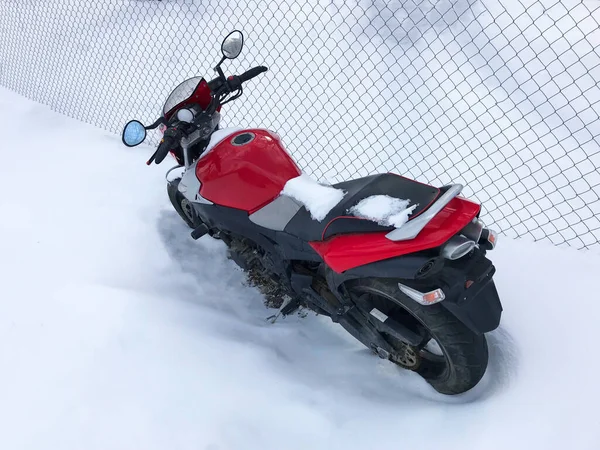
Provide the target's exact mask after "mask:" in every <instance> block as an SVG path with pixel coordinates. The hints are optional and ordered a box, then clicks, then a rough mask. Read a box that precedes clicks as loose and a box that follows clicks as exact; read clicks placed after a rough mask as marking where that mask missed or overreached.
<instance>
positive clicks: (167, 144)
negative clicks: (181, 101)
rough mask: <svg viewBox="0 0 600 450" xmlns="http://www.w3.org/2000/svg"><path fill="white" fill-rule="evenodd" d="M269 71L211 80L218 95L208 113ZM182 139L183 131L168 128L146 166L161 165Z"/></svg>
mask: <svg viewBox="0 0 600 450" xmlns="http://www.w3.org/2000/svg"><path fill="white" fill-rule="evenodd" d="M267 70H268V69H267V68H266V67H264V66H258V67H253V68H252V69H250V70H247V71H246V72H244V73H243V74H241V75H239V76H236V75H234V76H231V77H229V78H228V79H227V80H224V78H221V77H219V78H216V79H214V80H211V81H210V82H209V86H210V87H211V90H212V91H213V92H215V94H216V95H215V97H213V103H211V105H210V106H209V111H208V112H209V113H212V112H214V111H213V110H216V109H217V107H218V106H219V102H220V101H221V100H223V99H222V98H220V97H221V96H222V95H223V96H225V97H226V96H227V95H228V94H230V93H232V92H235V91H237V90H238V89H239V90H240V92H239V93H238V94H237V95H235V96H234V97H232V98H231V99H228V100H227V101H226V102H223V103H227V102H229V101H231V100H234V99H236V98H238V97H239V95H240V94H241V87H242V83H245V82H246V81H248V80H251V79H252V78H254V77H257V76H258V75H260V74H261V73H263V72H266V71H267ZM220 81H221V82H220ZM181 138H182V130H180V129H179V128H174V127H173V128H167V130H166V131H165V133H164V136H163V139H162V140H161V141H160V144H159V146H158V148H157V149H156V151H155V152H154V154H153V155H152V157H151V158H150V159H149V160H148V162H147V163H146V164H148V165H150V164H152V162H153V161H154V162H155V163H156V164H160V163H161V162H163V160H164V159H165V158H166V157H167V155H168V154H169V151H171V150H172V149H173V148H175V147H176V146H178V145H179V141H181Z"/></svg>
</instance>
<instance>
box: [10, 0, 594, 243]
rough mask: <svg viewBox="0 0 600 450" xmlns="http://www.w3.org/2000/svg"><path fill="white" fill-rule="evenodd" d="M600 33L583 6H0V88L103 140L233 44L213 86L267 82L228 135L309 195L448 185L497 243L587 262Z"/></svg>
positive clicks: (328, 2)
mask: <svg viewBox="0 0 600 450" xmlns="http://www.w3.org/2000/svg"><path fill="white" fill-rule="evenodd" d="M599 23H600V2H598V1H597V0H584V1H580V0H560V1H559V0H230V1H226V2H224V1H217V0H163V1H155V0H101V1H84V0H44V1H35V0H20V1H9V0H5V1H0V85H3V86H8V87H10V88H11V89H14V90H16V91H18V92H21V93H22V94H24V95H27V96H28V97H29V98H32V99H34V100H36V101H39V102H42V103H45V104H48V105H50V106H52V108H54V109H55V110H57V111H59V112H62V113H65V114H68V115H70V116H73V117H76V118H78V119H80V120H82V121H85V122H90V123H93V124H95V125H98V126H100V127H102V128H104V129H107V130H110V131H118V130H119V129H120V128H121V126H122V125H123V123H124V122H125V121H127V120H129V119H130V118H133V117H137V118H139V119H141V120H144V121H146V122H149V121H153V120H154V119H156V117H157V115H158V113H159V111H160V107H161V105H162V102H163V101H164V100H165V98H166V96H167V94H168V93H169V92H170V91H171V90H172V89H173V88H174V87H175V86H176V85H177V84H179V83H180V82H181V81H183V80H184V79H185V78H187V77H191V76H197V75H201V76H205V77H208V78H210V77H212V76H214V71H213V70H212V68H213V67H214V65H215V63H216V62H217V60H218V57H219V45H220V41H221V39H223V37H224V36H225V35H226V34H227V33H228V32H229V31H231V30H233V29H234V28H238V29H241V30H242V31H243V32H244V33H245V37H246V40H245V49H244V51H243V52H242V54H241V56H240V58H239V60H236V61H234V62H228V63H226V64H225V66H224V68H225V70H226V72H227V73H241V72H242V71H244V70H246V69H248V68H249V67H253V66H256V65H266V66H267V67H269V72H267V73H265V74H263V75H261V76H260V77H258V78H256V79H255V80H252V81H251V82H250V83H248V86H247V88H246V90H245V93H244V97H243V99H241V100H240V101H237V102H234V103H232V104H228V105H226V107H224V108H223V112H224V114H223V115H224V120H225V124H226V125H240V126H265V127H269V128H271V129H273V130H275V131H277V132H278V133H279V134H280V135H281V136H283V138H284V140H285V142H286V145H287V146H288V147H289V149H290V151H291V152H292V153H293V154H294V155H295V156H296V158H297V159H298V161H299V164H300V166H301V167H302V169H303V170H304V171H305V172H306V173H308V174H310V175H314V176H315V177H316V178H317V179H320V180H324V181H328V182H336V181H343V180H345V179H348V178H349V177H355V176H364V175H368V174H371V173H375V172H381V171H394V172H396V173H400V174H402V175H405V176H408V177H411V178H416V179H418V180H420V181H424V182H429V183H432V184H435V185H437V186H440V185H443V184H448V183H452V182H458V183H463V184H465V185H466V188H465V192H466V193H467V194H468V195H472V196H474V197H475V198H477V199H478V200H480V201H482V202H483V203H484V205H485V206H484V210H483V217H484V219H485V221H486V222H487V223H491V224H493V225H494V226H495V227H496V228H498V229H499V230H500V231H501V232H503V233H504V234H507V235H510V236H526V237H527V238H528V239H548V240H550V241H552V242H554V243H556V244H565V243H568V244H569V245H572V246H575V247H578V248H579V247H584V246H588V247H590V248H593V247H596V251H598V249H599V248H600V247H599V246H598V242H600V219H598V217H600V216H599V215H600V172H598V168H600V134H599V133H600V132H599V130H600V86H599V85H598V83H597V80H598V79H600V54H599V53H598V48H599V46H600V30H599ZM151 138H153V139H156V138H157V136H156V135H152V136H151Z"/></svg>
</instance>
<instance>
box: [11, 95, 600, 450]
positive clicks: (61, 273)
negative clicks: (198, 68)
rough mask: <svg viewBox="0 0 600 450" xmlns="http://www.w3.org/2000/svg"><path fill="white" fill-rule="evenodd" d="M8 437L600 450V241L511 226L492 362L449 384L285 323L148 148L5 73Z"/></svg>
mask: <svg viewBox="0 0 600 450" xmlns="http://www.w3.org/2000/svg"><path fill="white" fill-rule="evenodd" d="M0 122H1V123H2V124H3V129H4V130H5V132H4V134H3V140H2V143H1V144H0V154H1V156H2V160H3V161H4V164H3V165H2V167H1V168H0V189H1V192H2V193H3V194H2V196H0V274H1V275H0V279H1V284H0V367H1V370H0V448H2V449H10V450H42V449H52V450H58V449H60V450H70V449H72V450H81V449H86V450H94V449H101V450H105V449H111V450H120V449H123V450H131V449H144V450H152V449H160V450H164V449H167V448H168V449H177V450H179V449H194V450H197V449H203V450H253V449H258V450H267V449H277V450H280V449H285V450H306V449H315V450H318V449H328V450H331V449H345V450H348V449H371V448H407V449H411V448H426V449H440V448H443V449H445V450H454V449H456V450H464V449H478V450H485V449H498V450H500V449H501V450H506V449H508V448H510V449H533V448H536V449H538V448H539V449H544V450H549V449H556V450H564V449H566V448H570V449H578V450H588V449H589V450H592V449H597V448H598V447H599V445H600V430H599V429H598V426H597V422H598V420H597V417H596V411H595V406H596V404H597V403H598V399H599V398H600V388H599V387H598V382H597V373H598V369H600V366H599V364H598V362H597V360H596V358H595V355H594V351H593V343H594V342H595V340H596V334H597V333H596V329H597V321H598V314H599V313H600V305H599V303H598V300H597V298H596V293H595V292H596V289H595V283H596V279H597V273H598V270H599V269H600V258H598V256H595V255H593V254H590V253H584V252H579V251H575V250H571V249H557V248H554V247H552V246H551V245H544V244H532V243H529V242H525V241H520V240H510V239H508V238H505V237H503V238H501V239H500V241H499V245H498V248H497V249H496V250H494V251H493V253H492V258H493V261H494V263H495V264H496V266H497V269H498V272H497V275H496V282H497V285H498V290H499V292H500V296H501V298H502V301H503V304H504V308H505V311H504V315H503V319H502V324H501V327H500V329H498V330H497V331H495V332H493V333H491V334H490V336H489V344H490V365H489V369H488V372H487V374H486V376H485V377H484V379H483V381H482V383H481V384H480V385H478V386H477V387H476V388H475V389H474V390H472V391H470V392H468V393H466V394H464V395H461V396H458V397H445V396H442V395H439V394H437V393H436V392H435V391H433V389H432V388H430V387H429V385H428V384H427V383H426V382H424V381H423V380H422V379H420V378H419V377H418V376H416V375H414V374H412V373H410V372H406V371H403V370H401V369H399V368H397V367H395V366H393V365H392V364H391V363H389V362H385V361H381V360H379V359H377V358H376V357H374V356H373V355H371V354H370V353H369V352H368V351H367V350H366V349H365V348H364V347H363V346H362V345H360V344H358V343H357V342H355V341H354V340H352V338H350V337H349V336H347V335H346V332H345V331H343V330H341V329H338V328H337V327H336V326H335V325H334V324H332V323H329V322H328V320H326V319H324V318H322V317H315V316H314V315H313V314H310V315H309V316H308V317H306V318H305V319H301V318H299V317H297V316H294V317H288V318H286V319H285V320H279V321H278V322H276V323H275V324H273V325H271V324H269V323H267V322H266V321H265V320H264V319H265V318H266V317H267V316H269V315H271V314H272V311H271V310H267V309H265V308H264V306H263V305H262V301H261V298H260V296H259V295H258V293H257V291H256V290H255V289H251V288H247V287H244V286H243V277H242V275H241V274H240V272H238V271H237V270H235V268H234V267H235V266H234V264H233V263H232V262H230V261H228V260H227V259H226V258H225V249H224V247H223V245H222V244H221V243H220V242H217V241H213V240H211V239H210V238H209V237H203V238H202V239H200V240H199V241H193V240H192V239H191V238H190V237H189V229H188V228H187V227H186V226H185V225H184V224H183V223H182V221H181V219H180V218H179V217H178V216H177V214H176V213H175V212H173V211H172V210H171V207H170V204H169V201H168V199H167V196H166V192H165V185H164V178H163V175H164V173H165V171H166V170H167V168H168V167H169V164H163V165H162V166H160V167H156V166H151V167H147V166H146V165H145V164H144V163H145V161H146V159H147V157H148V155H150V154H151V153H152V151H154V149H153V148H150V147H148V146H140V147H137V148H135V149H128V148H126V147H124V146H123V145H122V144H121V142H120V139H119V137H118V136H113V135H108V134H106V133H104V132H101V131H99V130H97V129H94V128H93V127H91V126H87V125H84V124H81V123H78V122H75V121H73V120H71V119H68V118H65V117H62V116H59V115H57V114H54V113H51V112H49V111H48V109H47V108H45V107H41V106H39V105H37V104H34V103H32V102H30V101H27V100H24V99H22V98H21V97H19V96H17V95H15V94H13V93H11V92H8V91H6V90H4V89H0Z"/></svg>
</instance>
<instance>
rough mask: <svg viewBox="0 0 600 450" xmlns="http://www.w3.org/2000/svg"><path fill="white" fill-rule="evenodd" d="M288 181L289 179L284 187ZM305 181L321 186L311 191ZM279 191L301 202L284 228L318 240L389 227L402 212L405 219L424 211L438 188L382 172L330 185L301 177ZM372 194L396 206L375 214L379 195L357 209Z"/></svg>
mask: <svg viewBox="0 0 600 450" xmlns="http://www.w3.org/2000/svg"><path fill="white" fill-rule="evenodd" d="M298 178H300V177H298ZM306 178H309V177H306ZM309 180H310V178H309ZM290 181H291V180H290ZM304 183H306V184H304ZM288 184H290V182H289V181H288V183H287V184H286V188H287V187H288ZM309 184H310V186H313V185H314V184H317V185H318V186H319V187H320V188H323V189H319V190H318V191H317V190H316V188H315V191H312V188H311V187H310V186H309ZM313 187H314V186H313ZM309 190H311V192H308V191H309ZM282 194H283V195H289V196H291V197H293V198H294V199H295V200H296V201H298V202H300V203H301V204H302V205H303V207H302V208H300V209H299V210H298V212H297V213H296V214H295V215H294V216H293V217H292V218H291V220H290V221H289V222H288V223H287V225H286V226H285V229H284V231H285V232H286V233H289V234H292V235H294V236H298V237H299V238H302V239H304V240H307V241H321V240H325V239H328V238H329V237H332V236H334V235H337V234H347V233H368V232H377V231H391V230H393V229H394V228H395V224H397V225H401V223H400V222H401V220H402V215H403V214H404V215H405V216H407V217H406V220H412V219H413V218H415V217H417V216H418V215H419V214H421V213H422V212H423V211H425V210H426V209H427V208H428V207H429V206H430V205H431V204H432V203H433V202H434V201H435V200H436V199H437V197H438V196H439V195H440V190H439V189H438V188H436V187H433V186H429V185H427V184H423V183H419V182H417V181H413V180H410V179H408V178H404V177H401V176H399V175H395V174H391V173H385V174H377V175H371V176H368V177H364V178H357V179H355V180H349V181H344V182H342V183H338V184H334V185H332V186H323V185H319V184H318V183H317V182H316V181H312V180H310V181H307V180H306V179H305V180H303V181H302V182H300V183H297V185H296V186H293V187H292V191H291V192H290V190H289V189H284V191H283V192H282ZM373 196H376V197H379V196H385V197H391V198H392V200H391V201H390V200H383V202H387V203H388V206H390V207H392V208H396V209H395V210H394V211H393V214H385V212H384V213H382V212H381V211H380V210H379V212H378V214H376V215H377V217H375V216H374V215H373V214H372V213H373V206H375V207H376V208H375V209H378V208H377V207H380V206H381V202H382V199H381V198H380V199H375V200H373V199H371V200H370V202H367V203H363V204H362V208H359V209H357V206H358V205H359V204H360V202H361V201H363V200H365V199H369V197H373ZM403 199H405V200H404V203H398V202H403ZM393 200H396V201H398V202H394V201H393ZM373 201H375V203H373ZM369 203H370V205H369ZM369 206H370V208H369ZM399 207H402V208H399ZM369 214H371V215H369Z"/></svg>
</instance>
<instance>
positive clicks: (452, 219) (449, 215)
mask: <svg viewBox="0 0 600 450" xmlns="http://www.w3.org/2000/svg"><path fill="white" fill-rule="evenodd" d="M480 209H481V206H480V205H478V204H477V203H474V202H472V201H470V200H467V199H464V198H462V197H455V198H454V199H452V200H451V201H450V203H448V205H446V207H445V208H444V209H443V210H442V211H440V212H439V213H438V214H437V215H436V216H435V217H434V218H433V219H431V222H429V223H428V224H427V225H426V226H425V228H423V230H422V231H421V232H420V233H419V234H418V235H417V237H416V238H414V239H412V240H410V241H391V240H389V239H388V238H386V237H385V235H386V234H387V232H385V231H384V232H377V233H366V234H345V235H344V234H342V235H339V236H334V237H332V238H331V239H328V240H327V241H322V242H318V241H315V242H309V244H310V245H311V247H312V248H313V249H315V251H316V252H317V253H318V254H319V255H321V257H322V258H323V260H324V261H325V262H326V263H327V265H328V266H329V267H331V268H332V269H333V270H334V271H336V272H338V273H341V272H344V271H346V270H349V269H352V268H354V267H359V266H363V265H365V264H369V263H372V262H375V261H381V260H383V259H388V258H393V257H395V256H402V255H406V254H409V253H415V252H418V251H421V250H426V249H428V248H433V247H438V246H440V245H442V244H443V243H444V242H446V241H447V240H448V239H450V238H451V237H452V236H454V235H455V234H456V233H458V232H459V231H460V230H461V229H462V228H463V227H465V226H466V225H467V224H468V223H469V222H470V221H471V220H473V218H474V217H475V216H477V213H479V210H480Z"/></svg>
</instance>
